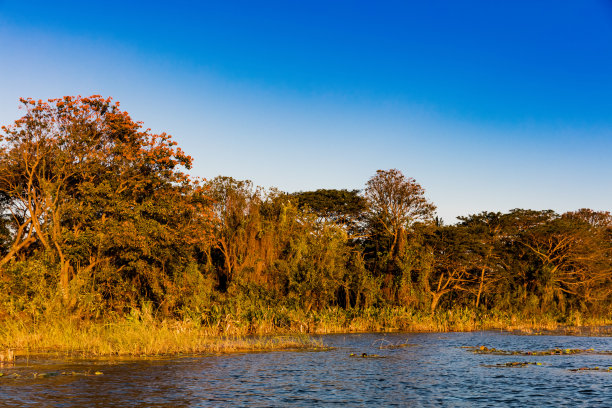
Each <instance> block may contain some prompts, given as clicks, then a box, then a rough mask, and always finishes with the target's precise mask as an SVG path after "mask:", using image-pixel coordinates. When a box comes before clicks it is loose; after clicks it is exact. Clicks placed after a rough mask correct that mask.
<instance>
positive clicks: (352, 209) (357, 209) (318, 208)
mask: <svg viewBox="0 0 612 408" xmlns="http://www.w3.org/2000/svg"><path fill="white" fill-rule="evenodd" d="M291 197H293V198H295V199H297V204H298V208H300V209H305V210H307V211H310V212H313V213H314V214H316V215H317V216H319V217H320V218H321V221H322V222H334V223H336V224H338V225H342V226H344V227H345V228H346V230H347V232H348V233H349V236H350V237H355V238H356V237H358V236H359V230H360V228H361V224H362V223H363V219H364V215H365V211H366V208H367V206H366V201H365V199H364V198H363V197H362V196H360V195H359V190H333V189H332V190H327V189H319V190H316V191H301V192H298V193H294V194H292V195H291Z"/></svg>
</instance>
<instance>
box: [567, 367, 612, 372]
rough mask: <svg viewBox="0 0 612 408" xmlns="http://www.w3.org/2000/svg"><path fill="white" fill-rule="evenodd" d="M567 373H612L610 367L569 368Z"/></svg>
mask: <svg viewBox="0 0 612 408" xmlns="http://www.w3.org/2000/svg"><path fill="white" fill-rule="evenodd" d="M569 371H604V372H606V373H609V372H612V367H608V368H603V367H580V368H570V369H569Z"/></svg>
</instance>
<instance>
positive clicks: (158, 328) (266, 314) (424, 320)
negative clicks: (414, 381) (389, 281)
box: [0, 307, 611, 356]
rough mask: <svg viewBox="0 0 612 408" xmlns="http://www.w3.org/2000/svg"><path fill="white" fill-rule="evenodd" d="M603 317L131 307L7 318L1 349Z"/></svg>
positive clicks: (220, 345) (227, 340)
mask: <svg viewBox="0 0 612 408" xmlns="http://www.w3.org/2000/svg"><path fill="white" fill-rule="evenodd" d="M610 323H611V321H610V320H609V319H601V318H598V319H589V318H585V317H583V316H580V315H574V316H572V318H571V319H568V320H566V321H563V322H560V321H558V319H555V318H553V317H551V316H546V315H542V316H538V317H533V316H517V315H503V314H479V313H476V312H474V311H472V310H468V309H458V310H449V311H440V312H439V313H437V314H434V315H431V314H424V313H421V312H416V311H414V310H411V309H408V308H399V307H395V308H391V307H389V308H377V309H376V308H371V309H364V310H360V311H355V310H344V309H340V308H328V309H324V310H321V311H318V312H317V313H312V312H311V313H305V312H303V311H299V310H297V311H296V310H287V309H283V308H280V309H266V310H262V311H261V313H260V314H259V316H258V317H257V318H253V316H252V314H241V313H236V314H227V315H225V316H224V317H223V318H220V319H217V320H215V321H209V320H206V319H184V320H158V319H156V318H155V317H154V316H153V315H152V314H150V313H148V312H142V311H137V310H135V311H134V313H132V314H131V315H130V316H128V317H124V318H121V319H114V320H106V321H83V320H79V319H74V318H71V317H68V316H65V317H60V316H55V317H54V318H44V319H40V318H39V319H37V320H33V319H10V320H6V321H4V322H3V324H2V326H1V327H0V351H1V350H15V351H16V353H17V355H20V354H27V353H40V352H57V353H62V354H71V355H82V356H112V355H123V356H152V355H177V354H188V353H218V352H239V351H258V350H278V349H298V348H313V347H321V346H322V345H321V344H320V343H319V342H317V341H316V340H315V339H313V338H312V337H311V336H310V335H312V334H328V333H347V332H391V331H407V332H446V331H476V330H519V331H521V332H523V333H527V334H530V333H531V334H536V333H540V332H541V331H542V330H546V331H551V330H553V331H554V330H564V331H565V332H566V333H568V334H573V333H578V332H580V333H581V334H589V333H590V334H606V333H602V332H601V331H600V332H599V333H598V332H597V330H596V329H595V330H591V332H589V331H588V330H587V331H585V330H578V331H577V329H575V328H579V327H589V326H592V327H600V326H604V325H609V324H610Z"/></svg>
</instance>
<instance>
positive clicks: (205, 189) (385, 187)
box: [0, 96, 612, 326]
mask: <svg viewBox="0 0 612 408" xmlns="http://www.w3.org/2000/svg"><path fill="white" fill-rule="evenodd" d="M22 103H23V108H24V109H25V114H24V116H23V117H22V118H20V119H18V120H17V121H16V122H15V123H14V124H13V125H11V126H7V127H3V128H2V129H3V133H2V136H1V139H0V143H1V144H0V217H1V218H0V319H1V318H11V317H14V316H45V315H57V314H69V315H72V316H78V317H80V318H108V317H121V316H130V314H131V313H133V312H134V310H142V309H143V308H147V309H148V310H154V312H155V314H156V315H157V316H160V317H164V318H166V317H174V318H179V319H180V318H189V319H195V320H200V321H201V322H202V323H203V324H211V322H214V321H218V320H219V319H222V318H225V319H226V320H227V316H229V315H232V316H234V317H235V318H236V319H243V320H245V321H253V320H257V319H258V318H261V314H262V313H263V311H264V310H281V309H282V310H296V311H300V312H301V313H302V314H303V315H316V314H317V313H320V312H321V311H324V310H329V309H330V308H335V309H340V310H345V311H348V312H350V313H352V314H353V315H359V313H360V311H366V310H367V311H369V312H368V313H371V311H372V310H377V309H379V310H380V309H385V308H387V309H388V308H393V307H401V308H404V309H405V310H408V309H409V310H414V311H417V312H419V313H422V314H431V313H436V312H437V311H452V310H456V309H458V308H460V309H462V310H466V309H467V310H472V311H475V312H477V313H496V312H504V313H516V314H520V315H523V316H526V315H529V316H541V315H547V316H552V317H554V318H555V319H557V320H559V321H563V320H564V319H567V318H568V316H570V315H571V314H574V313H582V314H589V315H596V316H603V317H605V316H609V315H610V312H611V300H612V297H611V296H610V295H611V293H612V216H611V215H610V213H609V212H597V211H592V210H588V209H581V210H578V211H574V212H568V213H565V214H556V213H554V212H553V211H548V210H547V211H533V210H519V209H517V210H512V211H510V212H509V213H505V214H502V213H494V212H483V213H480V214H475V215H469V216H466V217H460V222H459V223H457V224H455V225H443V223H442V222H441V221H440V220H439V219H438V218H436V216H435V206H434V205H433V204H432V203H431V202H429V201H428V200H427V198H426V196H425V191H424V189H423V188H422V187H421V186H420V185H419V184H418V183H417V182H416V181H415V180H414V179H411V178H407V177H405V176H404V175H403V174H402V173H401V172H399V171H398V170H379V171H378V172H377V173H376V174H375V175H373V176H372V178H371V179H370V180H368V181H367V183H366V185H365V189H364V190H363V191H357V190H317V191H308V192H300V193H294V194H287V193H284V192H281V191H278V190H275V189H269V190H264V189H262V188H259V187H255V186H253V185H252V183H251V182H249V181H240V180H234V179H232V178H230V177H217V178H215V179H212V180H209V181H205V180H198V179H193V178H190V177H189V176H188V175H187V174H186V173H185V171H186V169H189V168H190V166H191V160H192V159H191V158H190V157H189V156H187V155H186V154H185V153H183V152H182V151H181V150H180V149H179V148H178V147H176V143H175V142H173V141H172V140H171V138H170V137H169V136H167V135H165V134H159V135H158V134H153V133H151V132H150V131H148V130H143V129H142V128H141V125H140V123H138V122H134V121H133V120H132V119H131V118H130V116H129V115H128V114H127V113H126V112H124V111H121V110H120V108H119V105H118V104H117V103H114V102H112V100H110V99H103V98H101V97H99V96H92V97H88V98H81V97H65V98H61V99H54V100H50V101H49V102H43V101H34V100H30V99H23V100H22ZM274 319H276V320H275V322H274V324H277V325H279V326H282V325H289V324H290V322H282V321H278V317H274Z"/></svg>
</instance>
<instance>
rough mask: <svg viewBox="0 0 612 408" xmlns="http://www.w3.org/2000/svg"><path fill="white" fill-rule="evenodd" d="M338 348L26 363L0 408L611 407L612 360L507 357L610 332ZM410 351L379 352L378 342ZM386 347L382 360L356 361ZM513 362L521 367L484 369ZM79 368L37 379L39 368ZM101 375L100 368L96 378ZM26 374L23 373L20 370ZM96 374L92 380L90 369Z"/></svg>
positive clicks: (415, 338) (578, 344)
mask: <svg viewBox="0 0 612 408" xmlns="http://www.w3.org/2000/svg"><path fill="white" fill-rule="evenodd" d="M322 340H323V342H324V343H325V344H327V345H330V346H334V347H336V349H334V350H332V351H325V352H313V351H298V352H295V351H279V352H266V353H245V354H230V355H214V356H190V357H183V358H172V359H153V360H151V359H146V360H144V359H142V360H131V361H102V362H100V361H83V360H74V361H29V362H28V364H27V365H26V364H25V361H22V362H18V364H17V365H16V366H15V367H12V368H7V367H6V366H5V368H0V372H2V373H4V376H3V377H0V406H1V407H5V406H6V407H34V406H36V407H112V406H123V407H209V406H211V407H219V406H254V407H284V406H298V407H302V406H303V407H311V406H425V407H428V406H452V407H455V406H456V407H474V406H476V407H485V406H487V407H488V406H490V407H493V406H500V405H502V406H515V407H524V406H554V407H559V406H572V407H573V406H584V407H596V406H611V405H612V372H603V371H577V372H576V371H570V369H575V368H580V367H585V366H586V367H595V366H599V367H601V368H607V367H609V366H612V356H610V355H590V354H576V355H552V356H505V355H489V354H474V353H472V352H471V351H470V350H468V349H465V348H461V347H462V346H479V345H486V346H487V347H495V348H498V349H504V350H545V349H551V348H555V347H559V348H564V349H565V348H579V349H588V348H593V349H595V350H612V338H610V337H568V336H516V335H510V334H504V333H497V332H477V333H442V334H439V333H435V334H430V333H428V334H405V333H404V334H350V335H330V336H323V337H322ZM390 343H391V344H399V343H410V344H413V345H412V346H408V347H404V348H398V349H383V350H379V349H378V348H377V347H378V346H380V345H381V344H390ZM364 352H365V353H367V354H370V355H371V354H379V355H380V356H382V357H384V358H361V357H350V356H349V355H350V354H351V353H355V354H357V355H361V354H362V353H364ZM513 361H520V362H524V361H530V362H539V363H542V365H528V366H525V367H486V366H485V365H492V364H503V363H506V362H513ZM73 371H74V372H75V373H76V374H77V375H61V374H60V375H56V376H52V377H48V378H34V374H33V373H34V372H38V373H41V372H45V373H56V374H57V373H61V372H73ZM95 371H101V372H103V375H93V373H94V372H95ZM15 374H20V377H14V375H15ZM85 374H89V375H85Z"/></svg>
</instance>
